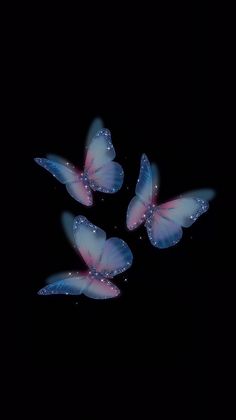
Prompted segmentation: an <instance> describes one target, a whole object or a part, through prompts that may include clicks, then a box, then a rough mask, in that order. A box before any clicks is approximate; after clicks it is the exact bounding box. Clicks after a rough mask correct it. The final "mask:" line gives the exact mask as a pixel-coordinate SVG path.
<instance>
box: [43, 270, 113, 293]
mask: <svg viewBox="0 0 236 420" xmlns="http://www.w3.org/2000/svg"><path fill="white" fill-rule="evenodd" d="M63 276H65V277H64V278H62V277H63ZM47 283H48V285H47V286H45V287H43V288H42V289H40V290H39V291H38V294H39V295H44V296H45V295H76V296H78V295H81V294H84V295H85V296H88V297H90V298H92V299H111V298H115V297H117V296H119V295H120V290H119V288H118V287H116V286H115V285H114V284H112V283H111V282H110V281H108V280H107V279H101V280H96V279H94V278H92V277H91V276H90V275H88V273H87V274H86V275H82V274H79V273H77V274H75V273H69V274H68V273H58V274H55V275H53V276H51V277H50V278H49V279H48V280H47Z"/></svg>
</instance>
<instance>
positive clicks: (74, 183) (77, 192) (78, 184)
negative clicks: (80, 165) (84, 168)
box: [34, 155, 93, 206]
mask: <svg viewBox="0 0 236 420" xmlns="http://www.w3.org/2000/svg"><path fill="white" fill-rule="evenodd" d="M52 156H53V158H54V160H51V159H45V158H35V159H34V160H35V162H36V163H38V165H40V166H42V167H43V168H44V169H46V170H47V171H49V172H50V173H51V174H52V175H53V176H54V177H55V178H56V179H57V180H58V181H59V182H61V183H62V184H65V185H66V189H67V191H68V192H69V194H70V195H71V196H72V197H73V198H74V199H75V200H76V201H78V202H79V203H81V204H84V205H85V206H91V205H92V203H93V198H92V193H91V190H90V187H89V185H86V184H85V182H84V180H83V178H82V175H81V173H80V172H79V171H78V170H77V169H76V168H75V167H74V166H73V165H72V164H71V163H69V162H67V161H65V160H64V159H62V158H61V157H57V156H55V155H50V157H52Z"/></svg>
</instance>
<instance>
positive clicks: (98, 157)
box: [85, 129, 124, 194]
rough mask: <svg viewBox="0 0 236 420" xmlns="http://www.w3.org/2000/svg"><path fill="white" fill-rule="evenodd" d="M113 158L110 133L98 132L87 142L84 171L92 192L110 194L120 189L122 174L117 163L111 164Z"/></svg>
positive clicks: (105, 131) (113, 151) (113, 150)
mask: <svg viewBox="0 0 236 420" xmlns="http://www.w3.org/2000/svg"><path fill="white" fill-rule="evenodd" d="M115 156H116V154H115V149H114V147H113V144H112V141H111V134H110V131H109V130H108V129H102V130H100V131H98V132H97V134H96V135H95V136H94V137H93V138H92V140H91V141H90V142H89V145H88V148H87V154H86V159H85V171H86V173H87V174H88V179H89V182H90V186H91V188H92V189H93V190H94V191H101V192H104V193H111V194H112V193H115V192H117V191H118V190H119V189H120V188H121V186H122V184H123V179H124V172H123V169H122V167H121V165H120V164H119V163H117V162H112V161H113V159H114V158H115Z"/></svg>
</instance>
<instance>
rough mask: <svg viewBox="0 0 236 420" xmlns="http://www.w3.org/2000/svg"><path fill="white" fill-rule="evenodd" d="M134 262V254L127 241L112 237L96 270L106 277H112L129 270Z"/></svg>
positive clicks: (106, 244)
mask: <svg viewBox="0 0 236 420" xmlns="http://www.w3.org/2000/svg"><path fill="white" fill-rule="evenodd" d="M132 262H133V254H132V252H131V250H130V248H129V247H128V245H127V244H126V242H124V241H123V240H122V239H119V238H110V239H108V240H107V241H106V243H105V246H104V249H103V253H102V256H101V260H100V262H99V264H98V265H97V266H96V270H97V272H98V273H101V274H102V275H104V276H105V277H109V278H112V277H114V276H117V275H118V274H120V273H123V272H124V271H126V270H128V268H130V267H131V265H132Z"/></svg>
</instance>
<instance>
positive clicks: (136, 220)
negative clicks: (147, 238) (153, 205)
mask: <svg viewBox="0 0 236 420" xmlns="http://www.w3.org/2000/svg"><path fill="white" fill-rule="evenodd" d="M147 207H148V205H147V204H145V203H144V202H143V201H141V200H140V198H139V197H137V196H136V197H133V198H132V200H131V201H130V203H129V206H128V209H127V215H126V225H127V228H128V229H129V230H133V229H136V228H137V227H138V226H140V225H141V224H142V223H143V222H144V221H145V220H146V212H147Z"/></svg>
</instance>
